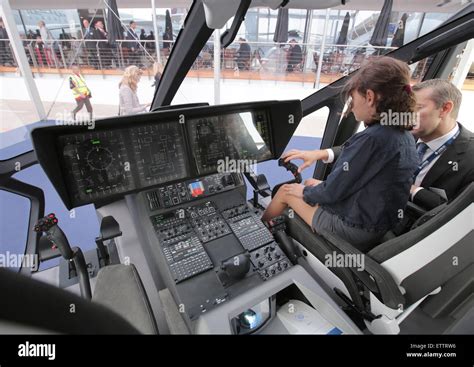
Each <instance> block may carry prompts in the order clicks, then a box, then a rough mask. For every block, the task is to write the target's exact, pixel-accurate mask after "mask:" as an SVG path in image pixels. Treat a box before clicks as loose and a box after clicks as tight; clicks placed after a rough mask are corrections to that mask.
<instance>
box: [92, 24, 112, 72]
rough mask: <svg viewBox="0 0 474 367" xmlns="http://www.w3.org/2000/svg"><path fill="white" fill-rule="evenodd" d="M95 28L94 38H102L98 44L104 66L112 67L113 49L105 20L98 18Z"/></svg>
mask: <svg viewBox="0 0 474 367" xmlns="http://www.w3.org/2000/svg"><path fill="white" fill-rule="evenodd" d="M94 28H95V29H94V38H95V39H96V40H100V42H98V44H97V45H98V47H99V56H100V62H102V67H104V68H110V66H111V65H112V50H111V49H110V44H109V41H108V38H107V32H106V31H105V27H104V22H103V21H101V20H98V21H97V22H96V23H95V27H94ZM99 66H100V64H99Z"/></svg>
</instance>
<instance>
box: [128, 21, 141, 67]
mask: <svg viewBox="0 0 474 367" xmlns="http://www.w3.org/2000/svg"><path fill="white" fill-rule="evenodd" d="M136 28H137V23H136V22H135V21H133V20H132V21H131V22H130V24H129V29H128V30H127V36H126V38H125V39H126V40H127V41H130V42H126V43H125V46H126V48H127V49H128V56H129V57H128V63H129V65H136V64H138V63H139V61H140V60H139V59H140V56H139V51H140V42H138V40H139V37H138V35H137V33H136V32H135V29H136ZM137 66H138V65H137Z"/></svg>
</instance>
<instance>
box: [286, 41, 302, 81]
mask: <svg viewBox="0 0 474 367" xmlns="http://www.w3.org/2000/svg"><path fill="white" fill-rule="evenodd" d="M287 60H288V65H287V67H286V71H287V72H289V73H292V72H293V71H294V70H295V68H296V66H297V65H298V64H301V62H302V61H303V51H302V50H301V47H300V45H298V43H297V42H296V40H295V39H292V40H291V41H290V48H289V50H288V54H287Z"/></svg>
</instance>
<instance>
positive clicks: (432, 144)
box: [323, 123, 459, 200]
mask: <svg viewBox="0 0 474 367" xmlns="http://www.w3.org/2000/svg"><path fill="white" fill-rule="evenodd" d="M458 131H459V125H458V124H457V123H456V126H455V127H454V128H452V129H451V131H450V132H448V133H447V134H445V135H443V136H440V137H439V138H436V139H433V140H431V141H429V142H425V144H426V145H428V149H426V152H425V154H424V155H423V159H422V161H424V160H425V159H427V158H428V157H429V156H430V155H431V154H432V153H433V152H435V151H436V149H438V148H439V147H441V146H442V145H443V144H444V143H446V142H447V141H448V140H449V139H451V138H452V137H453V136H454V135H456V134H457V132H458ZM422 141H423V140H421V139H418V141H417V143H420V142H422ZM326 152H327V153H328V159H327V160H323V163H332V162H334V151H333V150H332V149H326ZM439 157H440V155H438V156H437V157H435V158H434V159H433V160H432V161H431V162H430V163H429V164H427V165H426V166H425V167H423V169H422V170H421V171H420V172H419V173H418V175H417V176H416V179H415V183H414V185H415V186H420V187H418V188H417V189H416V190H415V191H414V192H413V193H412V194H411V195H410V199H411V200H413V198H414V196H415V195H416V193H417V192H419V191H420V190H423V187H421V183H422V182H423V179H424V178H425V176H426V174H427V173H428V171H429V170H430V169H431V167H433V165H434V164H435V163H436V161H437V160H438V159H439Z"/></svg>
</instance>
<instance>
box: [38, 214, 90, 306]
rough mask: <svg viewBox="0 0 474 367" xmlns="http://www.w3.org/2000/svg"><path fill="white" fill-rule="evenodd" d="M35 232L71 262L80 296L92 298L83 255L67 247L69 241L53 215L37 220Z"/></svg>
mask: <svg viewBox="0 0 474 367" xmlns="http://www.w3.org/2000/svg"><path fill="white" fill-rule="evenodd" d="M33 229H34V231H35V232H44V233H45V234H46V238H47V239H48V240H49V242H51V245H52V246H53V247H55V248H57V249H58V250H59V252H60V253H61V255H62V257H63V258H64V259H66V260H68V261H73V262H74V266H75V268H76V271H77V274H78V277H79V287H80V289H81V294H82V296H83V297H84V298H88V299H90V298H92V291H91V285H90V281H89V275H88V273H87V266H86V261H85V259H84V254H83V253H82V250H81V249H80V248H79V247H72V248H71V245H69V241H68V239H67V237H66V235H65V234H64V232H63V231H62V229H61V228H60V227H59V226H58V219H57V218H56V215H55V214H54V213H50V214H48V215H47V216H45V217H43V218H41V219H39V220H38V222H37V223H36V224H35V226H34V228H33Z"/></svg>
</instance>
